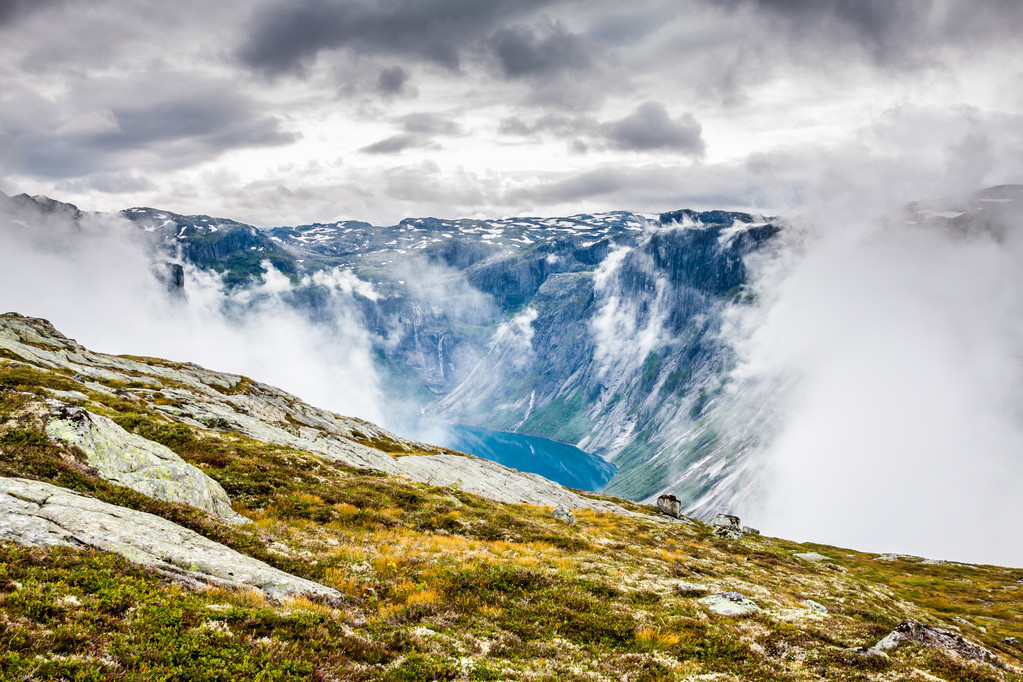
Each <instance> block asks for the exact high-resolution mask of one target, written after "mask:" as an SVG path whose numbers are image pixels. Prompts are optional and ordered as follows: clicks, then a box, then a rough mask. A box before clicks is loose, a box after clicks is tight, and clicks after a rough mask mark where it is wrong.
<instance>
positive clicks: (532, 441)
mask: <svg viewBox="0 0 1023 682" xmlns="http://www.w3.org/2000/svg"><path fill="white" fill-rule="evenodd" d="M395 430H396V431H397V432H399V433H401V434H402V435H405V436H407V437H409V438H415V439H417V440H421V441H424V442H427V443H432V444H434V445H440V446H442V447H445V448H451V449H452V450H458V451H459V452H468V453H469V454H470V455H476V456H477V457H482V458H484V459H489V460H492V461H494V462H497V463H498V464H503V465H504V466H506V467H510V468H512V469H518V470H519V471H528V472H530V473H534V474H540V475H541V476H543V477H544V478H549V479H550V480H552V481H556V482H558V483H560V484H561V485H563V486H566V487H568V488H578V489H581V490H592V491H594V492H600V491H601V490H603V489H604V486H605V485H607V482H608V481H609V480H611V477H612V476H614V474H615V472H616V471H617V467H615V465H614V464H611V463H610V462H607V461H605V460H603V459H602V458H600V457H598V456H596V455H591V454H589V453H588V452H583V451H582V450H580V449H579V448H577V447H575V446H574V445H568V444H566V443H559V442H558V441H554V440H549V439H547V438H539V437H537V436H525V435H523V434H521V433H507V432H504V431H492V430H491V429H485V428H483V427H480V426H466V425H464V424H448V423H442V422H431V421H417V422H412V423H407V424H402V425H400V426H399V427H396V429H395Z"/></svg>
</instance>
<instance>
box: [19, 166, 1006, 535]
mask: <svg viewBox="0 0 1023 682" xmlns="http://www.w3.org/2000/svg"><path fill="white" fill-rule="evenodd" d="M1021 197H1023V192H1021V187H1020V186H1014V185H1006V186H1000V187H993V188H989V189H987V190H983V191H981V192H978V193H975V194H973V195H970V196H968V197H965V198H964V199H962V200H961V201H957V202H951V203H948V202H944V203H927V202H916V203H914V204H910V205H908V206H906V207H905V210H903V211H901V212H898V213H897V214H894V215H892V216H889V218H888V220H889V221H891V223H892V224H893V225H896V224H898V225H907V224H908V225H917V226H921V227H923V228H925V229H929V230H945V231H949V232H950V233H954V234H959V235H968V234H970V233H972V232H976V231H986V232H987V233H990V234H993V235H995V237H996V238H998V239H1010V238H1012V233H1013V232H1012V227H1011V226H1012V224H1013V221H1014V220H1015V219H1016V217H1017V216H1018V215H1019V211H1020V207H1021V205H1023V204H1021ZM7 201H8V202H10V203H13V204H16V209H17V211H21V212H22V213H23V214H24V215H23V217H22V218H19V220H22V221H23V222H25V221H28V222H31V220H32V217H31V215H29V214H27V213H24V212H25V211H30V210H34V211H35V213H34V214H33V215H35V216H36V218H35V220H38V221H45V220H46V216H47V215H53V214H54V212H56V213H57V214H58V215H61V216H65V217H68V218H69V219H72V220H79V219H80V218H81V215H82V214H81V212H80V211H79V210H78V209H77V208H76V207H74V206H71V205H67V204H60V203H59V202H53V201H52V200H48V199H45V198H38V197H37V198H32V197H26V196H24V195H22V196H20V197H16V198H13V199H8V200H7ZM33 207H35V208H33ZM120 215H121V217H123V218H124V219H126V220H128V221H130V222H131V224H133V225H134V226H136V228H137V229H138V233H139V235H140V236H142V237H143V238H145V239H146V240H148V242H149V244H150V245H151V248H152V249H153V254H154V255H153V259H154V261H158V262H160V263H162V265H160V266H159V267H157V268H156V272H157V274H158V275H159V276H160V277H161V278H162V279H163V280H164V281H165V282H166V283H167V286H169V287H170V288H171V289H172V290H175V291H177V292H178V293H181V294H183V295H185V296H186V297H187V291H186V289H187V285H186V283H185V279H184V276H183V274H182V271H181V268H182V266H183V265H187V266H191V267H195V268H199V269H202V270H211V271H215V272H218V273H220V274H221V276H222V277H223V278H224V281H226V282H227V283H228V285H229V286H231V287H234V288H235V289H236V290H238V291H245V290H248V289H250V288H252V287H253V286H254V285H255V284H256V283H258V282H260V281H262V279H263V278H264V277H265V275H266V273H267V268H272V269H273V270H276V271H277V272H279V273H281V274H283V275H284V277H285V278H286V280H285V281H289V282H290V288H289V290H288V292H287V294H286V300H287V301H288V304H289V305H290V306H292V307H293V308H294V309H295V310H297V311H300V312H301V313H302V314H303V315H305V316H307V317H308V318H310V319H312V320H315V321H316V322H317V323H318V324H323V325H326V326H327V327H328V328H329V327H330V326H331V325H342V324H351V323H352V322H353V320H352V319H350V318H348V317H345V318H344V319H343V320H339V319H338V318H337V312H336V311H335V310H334V308H333V307H332V306H333V299H332V298H331V296H330V295H329V287H330V286H338V285H339V283H340V284H341V285H343V286H344V287H346V288H347V290H348V291H350V292H351V296H352V301H353V302H354V305H355V306H356V308H357V310H356V313H357V315H356V316H355V318H356V319H355V322H357V324H359V325H360V326H362V327H364V328H365V329H366V331H367V333H368V336H369V338H370V339H371V341H372V346H373V354H374V362H375V368H376V371H377V373H378V374H379V376H380V377H381V381H380V384H381V386H382V387H383V389H384V390H385V392H386V401H385V402H386V403H387V405H388V410H389V416H390V417H393V418H394V421H395V423H398V422H402V421H407V420H408V419H409V418H418V417H420V416H426V417H429V418H433V419H439V420H442V421H448V422H456V423H460V424H468V425H474V426H482V427H487V428H490V429H495V430H498V431H508V432H517V433H521V434H528V435H532V436H541V437H545V438H550V439H553V440H556V441H560V442H563V443H568V444H572V445H577V446H578V447H580V448H582V449H583V450H585V451H586V452H588V453H592V454H594V455H597V456H600V457H603V458H605V459H606V460H608V461H609V462H611V463H613V465H614V466H615V467H616V469H617V471H616V473H615V475H614V476H613V477H612V478H611V480H610V481H609V482H608V483H607V485H606V487H605V488H604V491H605V492H607V493H610V494H614V495H619V496H623V497H626V498H628V499H631V500H635V501H643V502H647V503H650V502H653V501H654V500H656V499H657V498H658V497H659V496H660V495H662V494H665V493H668V494H673V495H675V496H676V497H677V498H678V499H679V500H680V501H681V502H682V506H683V508H684V509H685V511H686V512H687V513H689V514H690V515H694V516H697V517H699V518H703V519H709V518H711V517H712V516H713V515H714V514H715V513H717V512H718V511H720V510H721V509H724V508H733V509H734V508H737V507H741V506H743V503H744V501H745V500H747V499H749V498H751V497H753V496H754V492H755V487H756V485H757V484H758V480H759V478H760V477H759V473H758V469H757V467H758V466H759V462H758V460H757V458H756V457H755V454H756V453H757V452H758V451H759V450H760V449H761V448H762V447H763V445H764V443H765V442H766V440H767V439H769V438H770V436H771V433H772V429H773V428H774V423H773V416H772V413H771V409H770V407H771V405H772V402H773V400H774V396H773V395H772V394H771V392H770V390H769V388H770V387H756V386H743V387H742V390H738V387H737V386H736V384H735V380H734V379H733V377H732V375H731V370H732V369H733V365H734V362H735V358H734V352H733V349H732V347H731V345H730V343H729V341H728V339H727V338H724V337H723V336H722V334H721V331H722V328H723V325H724V324H726V323H727V322H728V321H729V320H730V319H732V318H734V317H735V316H736V315H738V314H741V313H742V311H743V309H744V308H746V307H747V306H749V305H750V304H752V303H755V302H756V301H757V297H758V295H759V294H758V292H757V291H755V289H754V287H753V285H752V283H751V281H750V268H751V267H755V266H756V264H757V263H758V262H759V263H764V262H770V260H771V259H772V258H774V254H775V252H776V251H777V250H778V248H779V241H780V240H781V239H782V238H783V236H784V230H785V229H786V223H785V221H783V220H781V219H778V218H773V217H765V216H755V215H751V214H746V213H737V212H727V211H704V212H697V211H692V210H679V211H672V212H667V213H663V214H657V215H652V214H638V213H629V212H613V213H606V214H596V215H590V214H580V215H575V216H570V217H562V218H536V217H514V218H503V219H494V220H476V219H473V220H470V219H461V220H441V219H436V218H417V219H406V220H402V221H401V222H399V223H398V224H397V225H391V226H373V225H370V224H369V223H365V222H359V221H353V220H345V221H338V222H333V223H315V224H311V225H301V226H297V227H276V228H271V229H257V228H255V227H253V226H250V225H245V224H242V223H239V222H236V221H232V220H228V219H222V218H214V217H210V216H204V215H193V216H184V215H178V214H175V213H171V212H168V211H161V210H157V209H152V208H132V209H128V210H125V211H122V212H121V214H120ZM28 222H26V224H28ZM236 312H237V311H236ZM761 390H762V391H763V393H760V392H758V391H761Z"/></svg>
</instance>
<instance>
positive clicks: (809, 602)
mask: <svg viewBox="0 0 1023 682" xmlns="http://www.w3.org/2000/svg"><path fill="white" fill-rule="evenodd" d="M803 606H805V607H806V608H807V609H809V610H810V611H812V612H814V613H819V614H821V615H822V616H823V615H826V614H827V613H828V607H827V606H825V605H824V604H821V603H820V602H815V601H814V600H813V599H804V600H803Z"/></svg>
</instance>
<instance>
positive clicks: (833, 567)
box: [821, 562, 849, 573]
mask: <svg viewBox="0 0 1023 682" xmlns="http://www.w3.org/2000/svg"><path fill="white" fill-rule="evenodd" d="M821 566H823V567H824V568H826V569H828V570H831V571H838V572H839V573H848V572H849V569H848V568H846V567H845V566H839V565H838V564H833V563H831V562H826V563H823V564H821Z"/></svg>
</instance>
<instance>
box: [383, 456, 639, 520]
mask: <svg viewBox="0 0 1023 682" xmlns="http://www.w3.org/2000/svg"><path fill="white" fill-rule="evenodd" d="M397 461H398V465H399V467H400V468H401V471H402V473H405V474H406V475H408V476H409V477H410V478H414V479H416V480H417V481H423V482H425V483H429V484H431V485H437V486H452V487H455V488H459V489H460V490H465V491H468V492H471V493H476V494H477V495H482V496H483V497H488V498H490V499H492V500H497V501H498V502H506V503H508V504H535V505H541V506H547V505H555V506H557V505H564V506H565V507H568V508H569V509H593V510H596V511H602V512H611V513H616V514H631V513H632V512H628V511H626V510H625V509H623V508H622V507H620V506H618V505H617V504H615V503H613V502H606V501H604V500H594V499H591V498H588V497H583V496H582V495H579V494H578V493H574V492H572V491H571V490H568V489H567V488H562V487H561V486H560V485H558V484H557V483H554V482H553V481H549V480H547V479H546V478H544V477H543V476H538V475H536V474H528V473H524V472H521V471H516V470H514V469H509V468H508V467H506V466H502V465H500V464H498V463H497V462H491V461H490V460H486V459H477V458H476V457H462V456H459V455H424V456H420V457H399V458H398V460H397Z"/></svg>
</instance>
